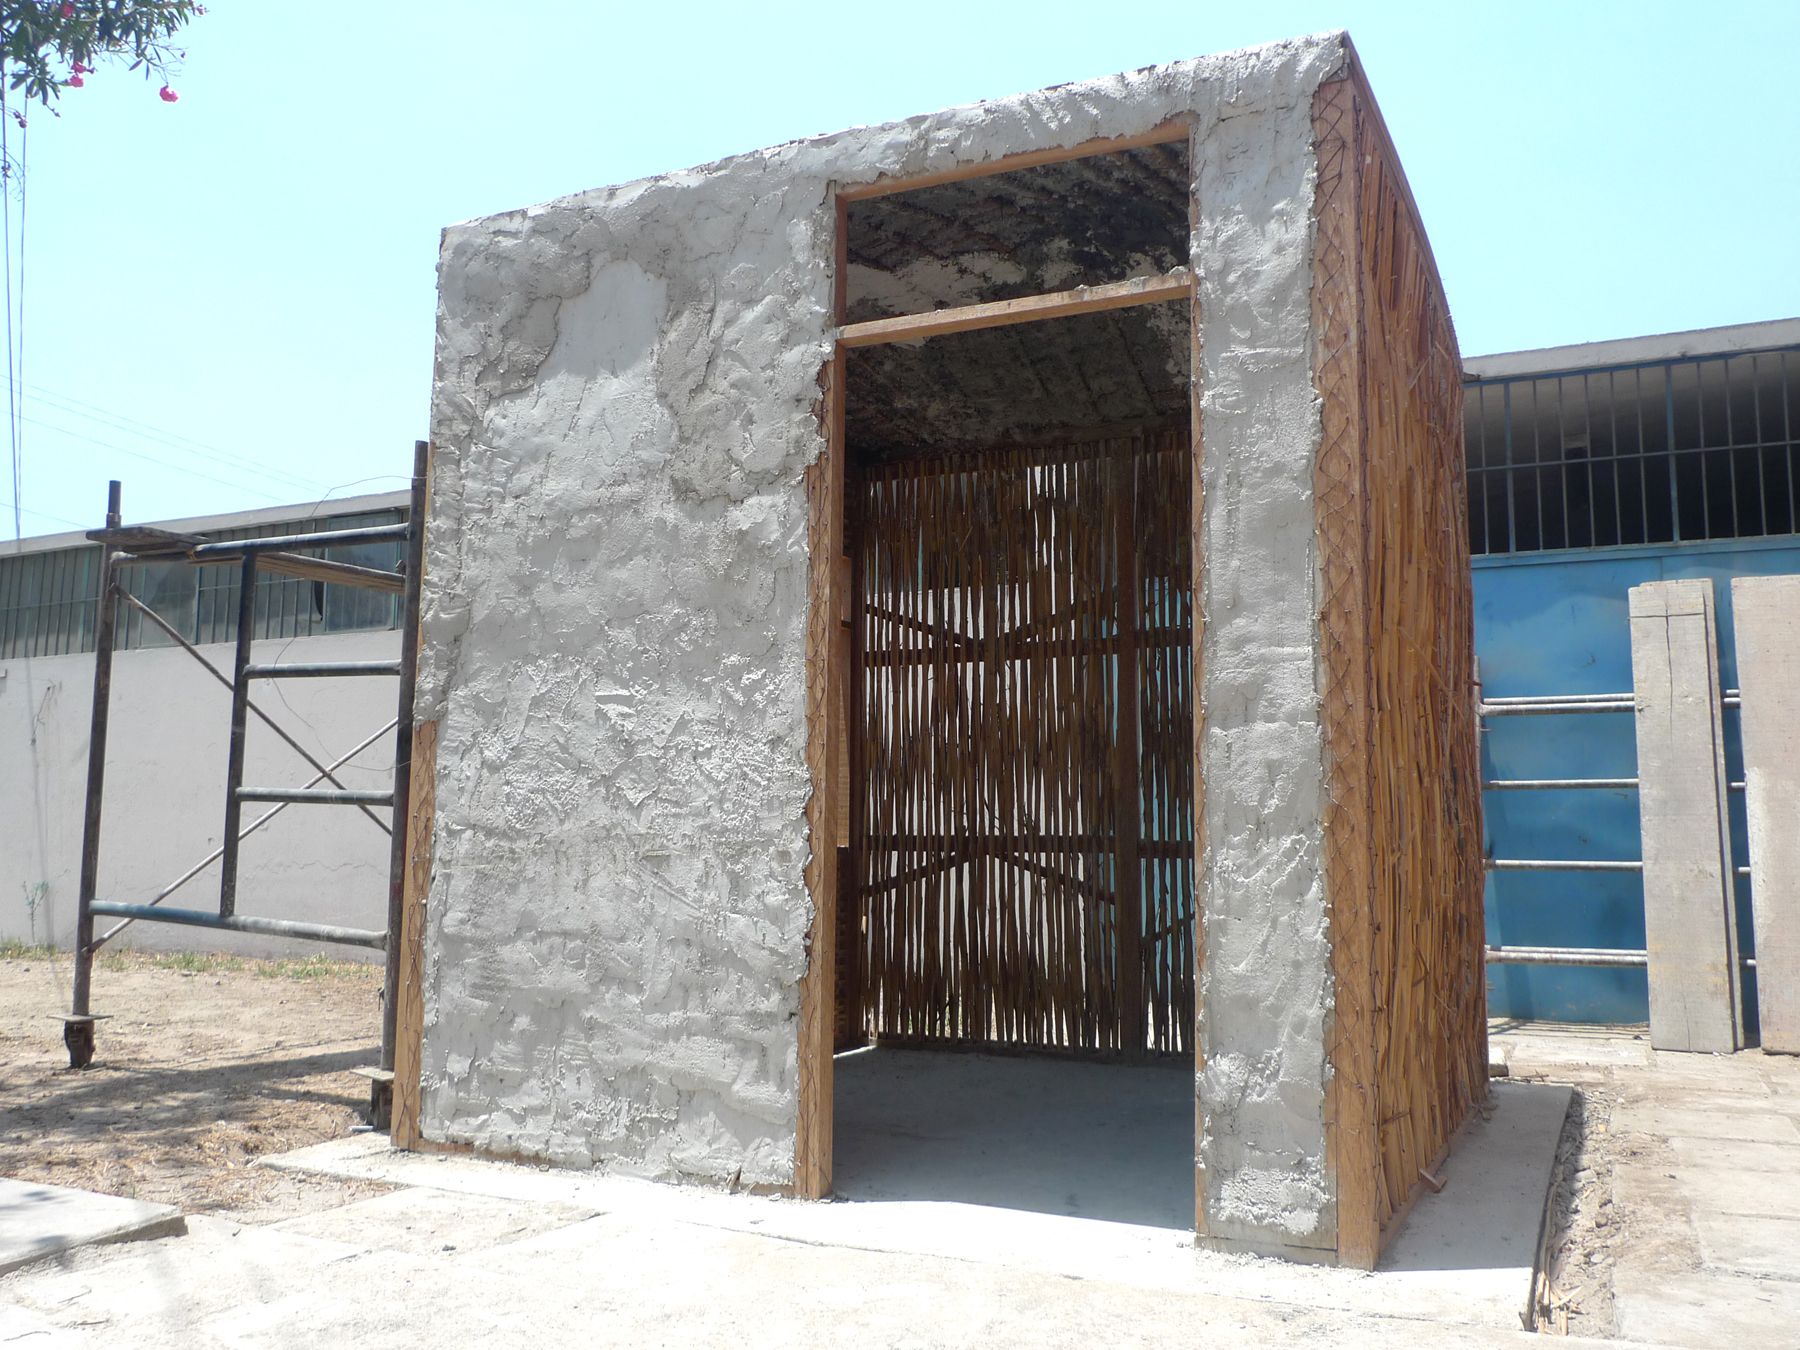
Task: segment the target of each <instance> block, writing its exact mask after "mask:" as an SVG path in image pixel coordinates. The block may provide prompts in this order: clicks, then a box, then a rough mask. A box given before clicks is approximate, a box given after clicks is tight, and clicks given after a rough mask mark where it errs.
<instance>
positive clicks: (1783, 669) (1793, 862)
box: [1731, 576, 1800, 1055]
mask: <svg viewBox="0 0 1800 1350" xmlns="http://www.w3.org/2000/svg"><path fill="white" fill-rule="evenodd" d="M1731 612H1732V618H1733V622H1734V623H1735V625H1736V628H1737V672H1738V679H1737V682H1738V690H1739V692H1740V693H1741V694H1742V695H1743V712H1742V719H1743V720H1742V727H1743V736H1744V798H1745V807H1746V815H1747V816H1748V819H1749V825H1750V908H1751V914H1752V917H1753V919H1754V921H1755V924H1756V1009H1757V1014H1758V1021H1759V1023H1760V1026H1761V1034H1762V1048H1763V1050H1764V1052H1765V1053H1768V1054H1782V1055H1797V1054H1800V755H1796V754H1795V746H1796V745H1800V676H1797V675H1796V672H1797V671H1800V576H1786V577H1736V578H1734V579H1733V580H1732V583H1731Z"/></svg>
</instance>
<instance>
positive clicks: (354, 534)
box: [188, 525, 410, 562]
mask: <svg viewBox="0 0 1800 1350" xmlns="http://www.w3.org/2000/svg"><path fill="white" fill-rule="evenodd" d="M408 528H410V527H409V526H407V525H365V526H362V527H360V528H358V529H354V530H320V531H317V532H316V533H313V534H276V535H267V536H265V537H263V538H261V539H221V540H219V541H218V542H216V543H211V544H196V545H194V547H193V548H191V549H189V550H188V556H189V557H190V558H192V559H193V560H194V561H195V562H205V561H207V560H209V559H219V558H223V559H227V560H232V559H237V558H239V557H243V556H246V555H248V554H251V553H262V552H266V551H267V550H269V549H291V548H332V547H334V546H336V545H339V544H386V543H394V542H399V541H404V540H405V539H406V532H407V530H408Z"/></svg>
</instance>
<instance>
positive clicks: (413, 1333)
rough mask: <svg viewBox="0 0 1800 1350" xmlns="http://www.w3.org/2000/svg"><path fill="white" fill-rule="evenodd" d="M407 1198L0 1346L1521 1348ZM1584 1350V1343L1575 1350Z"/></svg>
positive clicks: (961, 1266) (176, 1262)
mask: <svg viewBox="0 0 1800 1350" xmlns="http://www.w3.org/2000/svg"><path fill="white" fill-rule="evenodd" d="M583 1210H584V1207H583V1206H579V1205H576V1206H566V1207H563V1208H560V1209H558V1208H555V1207H547V1206H545V1205H544V1204H543V1203H542V1202H537V1201H533V1202H530V1203H523V1204H522V1203H520V1202H517V1201H508V1200H502V1199H496V1198H493V1197H485V1196H467V1195H456V1196H447V1195H446V1193H444V1192H437V1191H433V1190H429V1189H409V1190H405V1191H401V1192H398V1193H396V1194H394V1195H390V1196H382V1197H377V1198H376V1199H373V1200H365V1201H359V1202H357V1203H356V1204H353V1205H350V1206H346V1207H344V1209H342V1210H340V1211H337V1212H336V1214H335V1218H333V1216H330V1215H308V1216H306V1217H305V1218H303V1219H298V1220H289V1221H285V1222H283V1223H280V1224H276V1225H273V1226H266V1227H255V1226H247V1225H238V1224H234V1223H230V1222H226V1221H222V1220H216V1219H208V1218H205V1217H199V1218H195V1219H194V1220H192V1222H191V1229H190V1232H189V1234H188V1236H186V1237H184V1238H179V1239H170V1240H166V1241H160V1242H153V1243H146V1244H137V1245H134V1246H132V1247H129V1248H119V1247H114V1248H97V1249H92V1250H89V1251H86V1252H82V1253H79V1254H77V1255H76V1256H75V1257H74V1258H72V1259H71V1260H70V1261H68V1262H67V1263H66V1264H64V1265H62V1266H60V1267H59V1266H48V1267H45V1266H39V1267H36V1268H34V1269H33V1270H31V1271H27V1272H20V1273H18V1274H15V1275H13V1276H11V1277H8V1278H7V1279H6V1280H5V1281H0V1343H11V1342H13V1341H15V1340H16V1341H19V1342H20V1343H23V1344H27V1345H32V1346H44V1347H52V1348H54V1347H61V1346H92V1345H105V1346H113V1345H130V1346H132V1347H133V1348H134V1350H155V1348H156V1347H165V1346H167V1347H177V1346H179V1347H183V1348H184V1350H187V1348H188V1347H201V1346H301V1345H304V1346H338V1345H380V1346H384V1347H385V1346H394V1347H411V1346H417V1347H431V1348H432V1350H456V1348H457V1347H464V1346H467V1347H479V1350H496V1348H497V1347H503V1346H522V1345H563V1344H571V1345H572V1344H582V1345H632V1346H679V1347H683V1348H684V1350H689V1348H691V1350H706V1348H707V1347H721V1350H725V1348H729V1350H745V1348H746V1347H761V1346H793V1345H820V1346H832V1345H860V1346H871V1347H874V1346H903V1347H934V1346H981V1347H992V1346H1015V1345H1017V1346H1034V1347H1035V1346H1044V1347H1063V1346H1066V1347H1082V1348H1083V1350H1088V1348H1090V1347H1097V1346H1115V1345H1119V1346H1123V1345H1169V1346H1184V1345H1204V1346H1207V1347H1209V1348H1210V1347H1227V1348H1230V1347H1265V1346H1271V1345H1294V1346H1300V1345H1306V1346H1338V1347H1369V1348H1371V1350H1373V1348H1376V1347H1379V1350H1414V1348H1416V1347H1440V1346H1445V1345H1452V1344H1453V1345H1458V1346H1470V1347H1508V1346H1510V1347H1525V1346H1529V1345H1532V1344H1534V1343H1535V1338H1533V1337H1532V1336H1530V1335H1529V1334H1528V1333H1525V1332H1522V1331H1506V1330H1499V1329H1491V1328H1487V1327H1479V1326H1468V1325H1463V1326H1458V1327H1454V1328H1451V1327H1446V1326H1444V1325H1442V1324H1440V1323H1435V1322H1431V1321H1426V1320H1420V1319H1417V1318H1413V1317H1408V1316H1405V1315H1398V1316H1382V1315H1378V1314H1373V1313H1368V1312H1344V1311H1340V1310H1335V1309H1325V1308H1314V1307H1306V1306H1302V1305H1298V1304H1293V1303H1276V1302H1269V1301H1264V1300H1257V1299H1247V1298H1236V1297H1231V1296H1228V1295H1223V1294H1214V1293H1207V1292H1202V1291H1197V1290H1185V1291H1174V1290H1169V1289H1166V1288H1159V1287H1155V1286H1153V1285H1145V1284H1141V1283H1134V1282H1132V1281H1130V1280H1127V1279H1118V1278H1093V1279H1080V1278H1070V1277H1068V1276H1065V1275H1053V1274H1046V1273H1044V1272H1042V1271H1037V1270H1029V1269H1019V1268H1016V1267H1009V1266H1005V1265H999V1264H994V1263H990V1262H981V1261H973V1260H954V1259H950V1258H947V1257H929V1256H911V1255H904V1254H896V1253H892V1252H871V1251H862V1250H858V1249H856V1248H851V1247H839V1246H818V1245H814V1244H812V1243H808V1242H803V1241H797V1240H790V1239H785V1238H778V1237H773V1236H767V1235H761V1234H756V1233H751V1232H741V1231H727V1230H723V1229H719V1228H713V1227H707V1226H703V1225H698V1224H694V1223H690V1222H683V1221H679V1220H675V1219H670V1218H667V1217H662V1216H646V1214H644V1213H643V1212H626V1213H601V1214H594V1215H591V1216H584V1212H583ZM1587 1344H1593V1343H1591V1342H1589V1343H1587Z"/></svg>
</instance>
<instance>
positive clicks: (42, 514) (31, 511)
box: [0, 501, 92, 530]
mask: <svg viewBox="0 0 1800 1350" xmlns="http://www.w3.org/2000/svg"><path fill="white" fill-rule="evenodd" d="M0 506H4V507H6V508H8V509H9V510H11V511H13V512H15V513H17V512H20V511H23V512H24V513H25V514H26V515H28V516H36V517H38V518H39V519H40V520H54V521H55V522H56V523H57V524H59V525H73V526H74V527H75V528H76V529H78V530H86V529H91V528H92V525H91V523H84V522H82V521H79V520H70V519H69V518H68V517H67V516H59V515H54V514H52V513H51V512H49V511H40V510H38V509H37V507H35V506H21V505H20V504H19V503H18V502H16V501H13V502H0Z"/></svg>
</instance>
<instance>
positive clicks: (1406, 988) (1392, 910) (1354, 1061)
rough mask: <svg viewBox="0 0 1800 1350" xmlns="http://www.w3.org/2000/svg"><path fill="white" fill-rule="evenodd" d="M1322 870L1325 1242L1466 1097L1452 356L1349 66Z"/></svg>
mask: <svg viewBox="0 0 1800 1350" xmlns="http://www.w3.org/2000/svg"><path fill="white" fill-rule="evenodd" d="M1314 129H1315V133H1316V135H1317V144H1318V153H1319V201H1318V205H1317V223H1318V244H1317V248H1316V251H1315V268H1316V271H1317V276H1316V285H1315V297H1314V312H1315V326H1316V328H1317V329H1318V333H1319V343H1320V363H1319V365H1320V387H1321V391H1322V393H1323V395H1324V399H1323V402H1324V438H1323V444H1322V446H1321V452H1320V457H1319V467H1318V495H1317V510H1318V514H1319V540H1320V555H1321V558H1320V576H1321V594H1322V606H1321V628H1322V666H1323V672H1324V716H1325V725H1326V742H1327V754H1328V761H1329V763H1328V767H1329V774H1330V784H1331V798H1332V801H1331V807H1330V810H1329V812H1328V815H1327V820H1326V841H1325V860H1326V883H1327V892H1328V894H1329V896H1330V898H1331V907H1332V924H1333V934H1332V943H1333V965H1334V971H1335V974H1336V985H1337V1006H1336V1026H1335V1031H1334V1045H1333V1067H1334V1072H1335V1076H1336V1080H1335V1081H1334V1083H1333V1093H1332V1124H1333V1128H1334V1131H1335V1135H1336V1137H1335V1141H1334V1148H1333V1153H1334V1158H1335V1161H1336V1171H1337V1175H1338V1196H1339V1233H1340V1256H1341V1257H1342V1258H1343V1259H1345V1260H1346V1261H1347V1262H1350V1263H1352V1264H1371V1263H1372V1262H1373V1259H1374V1254H1375V1252H1376V1250H1377V1249H1378V1246H1379V1243H1380V1241H1381V1239H1382V1237H1383V1236H1384V1235H1385V1234H1386V1233H1387V1232H1390V1231H1391V1228H1392V1222H1393V1220H1394V1219H1395V1217H1396V1216H1397V1215H1398V1214H1400V1213H1401V1212H1402V1211H1403V1210H1404V1209H1405V1207H1406V1206H1407V1205H1408V1204H1409V1203H1410V1201H1411V1199H1412V1198H1413V1196H1414V1195H1415V1194H1416V1193H1417V1190H1418V1187H1419V1185H1420V1184H1421V1175H1422V1172H1423V1171H1425V1170H1428V1169H1431V1168H1434V1167H1435V1166H1436V1165H1437V1164H1438V1162H1439V1161H1440V1160H1441V1158H1442V1156H1443V1154H1444V1153H1445V1151H1446V1150H1447V1149H1448V1147H1449V1142H1450V1138H1451V1136H1452V1135H1453V1134H1454V1133H1455V1132H1456V1130H1457V1128H1458V1127H1459V1126H1460V1125H1461V1124H1462V1122H1463V1121H1464V1119H1465V1118H1466V1117H1467V1115H1468V1112H1469V1110H1470V1108H1471V1106H1472V1105H1473V1104H1474V1103H1475V1102H1477V1101H1479V1100H1480V1099H1482V1098H1483V1097H1484V1096H1485V1095H1486V1090H1487V1039H1486V1007H1485V1002H1486V997H1485V987H1484V970H1483V957H1482V915H1481V894H1482V869H1481V851H1480V850H1481V845H1480V839H1481V824H1480V782H1479V769H1478V762H1477V745H1476V735H1475V722H1474V706H1473V687H1474V664H1473V663H1474V641H1473V608H1472V598H1471V592H1470V581H1469V557H1468V540H1467V534H1466V529H1467V524H1466V513H1465V511H1464V502H1465V494H1466V486H1465V482H1464V465H1463V456H1462V437H1461V427H1462V418H1461V398H1462V389H1461V380H1460V375H1461V362H1460V358H1459V356H1458V353H1457V347H1456V337H1455V333H1454V331H1453V330H1452V328H1451V324H1450V316H1449V310H1448V307H1447V305H1446V303H1445V300H1444V296H1443V292H1442V288H1441V286H1440V284H1439V281H1438V278H1437V274H1436V270H1435V267H1434V265H1433V263H1432V260H1431V254H1430V250H1429V247H1428V245H1427V244H1426V241H1425V238H1424V234H1423V231H1422V230H1421V229H1420V227H1419V224H1418V221H1417V217H1416V214H1415V212H1414V210H1413V208H1412V204H1411V200H1410V197H1409V195H1408V193H1407V190H1406V187H1405V183H1404V179H1403V178H1402V177H1401V176H1400V173H1399V169H1398V165H1397V162H1396V160H1395V158H1394V155H1393V151H1392V147H1391V146H1390V144H1389V143H1388V140H1387V137H1386V133H1385V131H1384V129H1383V128H1382V125H1381V122H1380V116H1379V113H1378V112H1377V111H1376V110H1375V108H1374V105H1373V102H1372V100H1370V99H1369V98H1368V97H1367V94H1366V91H1365V89H1364V87H1363V85H1362V82H1361V78H1360V75H1359V74H1357V75H1353V77H1352V78H1350V79H1346V80H1343V81H1340V82H1337V83H1335V84H1329V85H1326V86H1324V87H1322V88H1321V90H1320V91H1319V94H1318V96H1317V97H1316V98H1315V100H1314Z"/></svg>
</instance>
